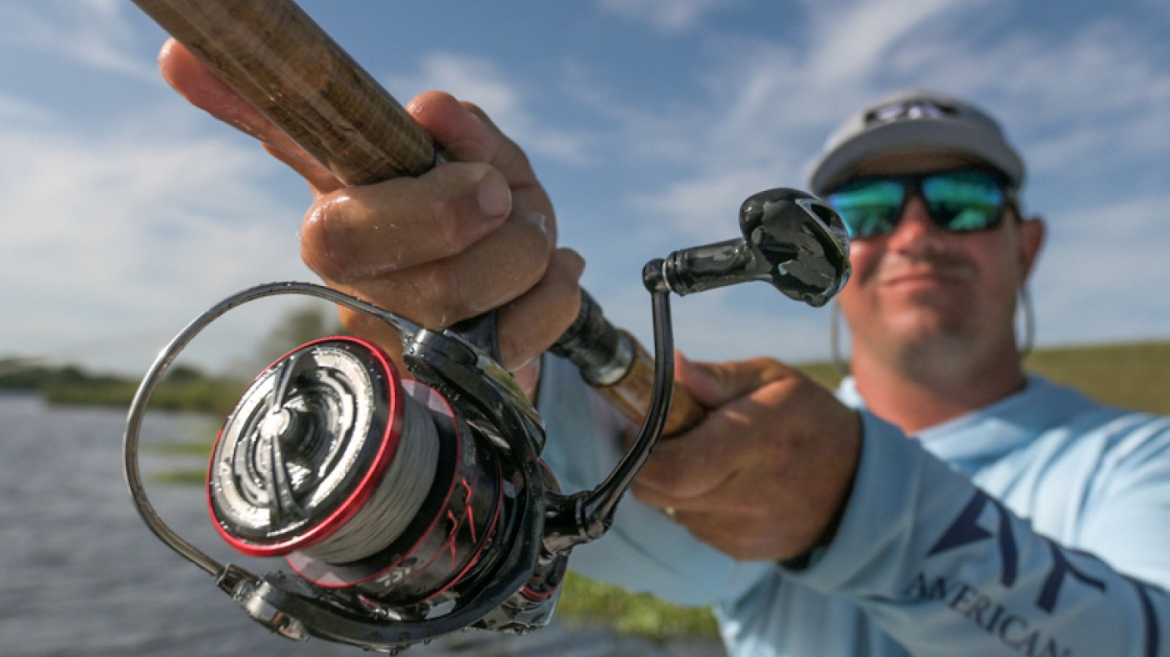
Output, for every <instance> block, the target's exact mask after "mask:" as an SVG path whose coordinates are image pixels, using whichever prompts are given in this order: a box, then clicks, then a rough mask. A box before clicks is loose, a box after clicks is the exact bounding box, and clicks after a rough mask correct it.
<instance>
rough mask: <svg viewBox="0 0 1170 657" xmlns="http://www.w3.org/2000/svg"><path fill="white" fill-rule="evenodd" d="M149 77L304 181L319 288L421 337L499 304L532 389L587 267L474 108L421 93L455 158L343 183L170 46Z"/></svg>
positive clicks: (521, 373) (393, 345) (509, 351)
mask: <svg viewBox="0 0 1170 657" xmlns="http://www.w3.org/2000/svg"><path fill="white" fill-rule="evenodd" d="M159 67H160V69H161V70H162V72H163V76H164V77H165V78H166V80H167V82H168V83H170V84H171V86H172V87H174V88H175V90H176V91H178V92H179V93H180V94H181V95H182V96H183V97H184V98H186V99H187V100H188V101H190V102H191V103H192V104H194V105H195V106H197V107H200V108H201V109H203V110H205V111H207V112H209V113H210V114H211V115H213V116H215V117H216V118H218V119H220V120H222V121H224V122H226V123H228V124H229V125H232V126H233V127H235V128H237V129H239V130H241V131H243V132H245V133H247V134H249V135H251V136H253V137H255V138H257V139H258V140H260V141H261V142H262V143H263V144H264V147H265V148H266V149H267V150H268V152H269V153H271V154H272V155H273V157H275V158H276V159H278V160H280V161H281V162H284V163H285V164H287V165H288V166H289V167H291V168H292V169H293V170H294V171H296V172H297V173H298V174H300V175H301V176H302V177H303V178H304V179H305V181H306V182H307V183H308V184H309V189H310V190H311V191H312V194H313V199H314V201H313V205H312V206H311V207H310V208H309V211H308V213H307V214H306V215H305V218H304V222H303V224H302V229H301V257H302V259H303V260H304V261H305V263H306V264H307V265H308V266H309V267H310V268H311V269H313V271H315V272H317V274H319V275H320V276H321V277H322V279H324V280H325V281H326V283H328V284H329V285H330V286H331V287H334V288H336V289H338V290H341V291H344V292H346V293H349V294H352V295H354V296H357V297H359V298H361V299H363V300H365V301H369V302H371V303H374V304H375V305H378V306H380V307H382V308H384V309H386V310H389V311H391V312H394V313H397V314H399V315H402V316H404V317H407V318H409V319H411V320H412V321H415V322H417V323H419V324H422V325H424V326H426V327H429V328H441V327H446V326H450V325H451V324H453V323H455V322H457V321H459V320H462V319H467V318H469V317H474V316H476V315H480V314H482V313H484V312H486V311H488V310H491V309H493V308H498V309H499V315H498V328H499V347H500V355H501V360H502V361H503V365H504V366H505V367H507V368H508V369H511V370H513V371H515V372H517V377H518V378H519V379H520V380H521V383H522V384H531V383H532V379H533V377H534V374H533V369H534V366H535V362H536V357H537V356H539V355H540V354H541V353H542V352H544V351H545V350H546V349H547V348H548V347H549V346H550V345H551V344H552V343H553V342H555V341H556V339H557V338H558V337H560V335H561V334H562V333H563V332H564V330H565V329H566V328H568V326H569V324H571V323H572V321H573V319H574V318H575V317H576V314H577V309H578V306H579V303H580V290H579V288H578V279H579V278H580V276H581V272H582V270H583V269H584V261H583V260H582V259H581V257H580V256H579V255H577V254H576V253H574V252H573V251H570V250H568V249H557V248H556V218H555V215H554V214H553V208H552V204H551V203H550V202H549V199H548V196H547V195H546V194H545V191H544V188H543V187H541V185H540V183H539V182H538V181H537V179H536V176H535V174H534V173H533V171H532V168H531V167H530V166H529V163H528V159H527V157H526V156H525V155H524V153H523V151H521V150H520V149H519V148H518V147H517V146H516V144H515V143H513V142H512V141H511V140H509V139H508V138H507V137H505V136H504V135H503V134H502V133H501V132H500V131H499V130H498V129H497V128H496V126H495V125H494V124H492V122H491V121H490V120H489V119H488V118H487V116H486V115H485V114H484V113H483V112H482V111H481V110H480V109H479V108H477V107H475V106H473V105H470V104H463V103H459V102H458V101H456V100H455V99H454V98H452V97H451V96H449V95H447V94H442V93H437V92H430V93H425V94H422V95H420V96H419V97H417V98H415V99H414V100H413V101H412V102H411V103H410V104H409V105H408V106H407V108H406V109H407V111H408V112H409V113H410V114H411V115H412V116H413V117H414V118H415V119H416V120H417V121H418V122H419V123H420V124H421V125H422V127H423V128H424V129H425V130H427V131H428V132H429V133H430V134H431V135H432V136H433V137H434V138H435V141H436V142H437V143H439V144H440V145H441V146H442V147H443V148H444V150H445V151H446V153H447V155H448V156H449V157H450V158H452V159H454V160H455V161H456V162H454V163H451V164H444V165H441V166H439V167H436V168H435V169H434V170H432V171H430V172H428V173H426V174H424V175H422V176H419V177H418V178H399V179H395V180H390V181H386V182H383V183H378V184H374V185H367V186H362V187H347V186H345V185H344V184H342V182H341V181H339V180H337V179H336V178H335V177H334V176H333V175H332V173H330V172H329V170H327V169H326V168H324V167H323V166H321V165H320V164H319V163H317V162H316V161H315V160H314V159H313V158H311V157H310V156H308V155H307V154H306V153H304V151H302V150H301V149H300V148H299V147H298V146H297V145H296V144H295V143H293V142H292V141H291V140H290V139H289V138H288V137H287V136H285V135H284V134H283V133H282V132H281V131H280V130H278V129H277V128H276V127H275V126H273V125H272V124H271V123H270V122H269V121H268V120H267V119H265V118H264V117H263V116H262V115H261V114H260V113H259V112H257V111H256V110H255V109H254V108H252V107H251V106H250V105H248V104H247V103H246V102H245V101H243V99H241V98H240V97H239V96H238V95H236V94H235V93H234V92H232V91H231V90H230V89H229V88H228V87H227V86H226V85H224V84H223V83H221V82H220V81H219V80H218V79H217V78H215V76H214V75H213V74H212V73H211V72H210V71H209V70H208V69H207V68H206V67H205V66H203V64H202V63H200V62H199V61H198V60H197V59H196V58H195V57H194V56H193V55H192V54H191V53H190V52H188V51H187V50H186V49H185V48H184V47H183V46H182V45H180V44H178V43H177V42H175V41H173V40H172V41H168V42H167V44H166V45H165V46H164V47H163V50H162V53H161V54H160V56H159ZM341 315H342V321H343V323H344V324H345V326H346V328H348V329H349V330H350V331H352V332H353V333H355V334H356V335H359V336H362V337H365V338H367V339H371V340H373V341H375V342H377V343H379V344H380V345H381V346H382V347H384V348H385V349H387V351H389V352H390V353H391V354H393V355H396V354H399V353H400V351H401V346H400V344H399V341H398V337H397V335H396V334H394V333H393V331H392V330H390V329H389V327H387V326H386V325H385V324H383V323H381V322H380V321H378V320H376V319H374V318H371V317H367V316H366V315H363V314H360V313H356V312H353V311H348V310H344V309H343V310H342V311H341ZM526 366H528V367H526ZM526 379H527V380H526Z"/></svg>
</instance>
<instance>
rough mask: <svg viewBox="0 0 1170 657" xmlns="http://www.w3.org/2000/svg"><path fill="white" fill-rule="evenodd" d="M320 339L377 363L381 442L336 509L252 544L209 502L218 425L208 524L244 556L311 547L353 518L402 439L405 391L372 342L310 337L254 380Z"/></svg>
mask: <svg viewBox="0 0 1170 657" xmlns="http://www.w3.org/2000/svg"><path fill="white" fill-rule="evenodd" d="M323 342H350V343H353V344H356V345H358V346H361V347H364V348H366V349H367V350H368V351H369V352H370V354H371V355H372V356H373V358H374V360H375V361H376V362H377V363H379V364H381V366H382V374H383V375H384V376H385V377H386V380H387V386H386V387H387V395H388V397H389V399H388V402H389V405H388V407H389V419H388V423H387V426H386V431H385V433H383V435H382V441H381V445H379V447H378V453H377V454H376V455H375V456H374V463H373V465H372V466H371V467H370V468H369V469H368V470H366V474H365V475H364V476H363V477H362V479H361V481H359V482H358V484H357V486H356V487H355V488H354V491H353V493H351V494H350V496H349V497H348V498H346V499H345V500H344V501H343V502H342V503H341V504H339V505H338V506H337V508H336V509H334V510H333V511H332V512H331V513H330V514H329V515H328V516H327V517H326V518H325V519H324V520H322V521H321V522H319V523H317V524H315V525H313V526H311V527H310V528H309V529H308V530H307V531H305V532H304V533H302V534H300V535H297V536H292V537H290V538H287V539H285V540H283V541H276V542H273V543H255V542H251V541H247V540H245V539H242V538H239V537H237V536H233V535H232V534H229V533H228V532H227V531H226V530H225V529H224V528H223V526H222V525H221V524H220V523H219V519H218V518H216V515H215V507H214V506H213V505H212V502H211V472H212V470H213V469H214V467H215V456H214V455H215V453H216V451H217V450H218V449H219V441H220V439H221V438H222V437H223V428H220V432H219V435H217V436H216V438H215V446H214V447H213V448H212V452H211V453H212V460H211V462H210V463H209V464H208V467H207V485H206V487H205V488H206V490H207V505H208V509H209V510H210V512H211V517H212V519H213V520H214V521H215V522H213V523H212V524H214V525H215V529H216V531H218V532H219V535H220V536H222V537H223V539H224V540H225V541H227V543H228V545H231V546H232V547H233V548H234V549H235V550H237V551H239V552H242V553H244V554H246V555H249V556H253V557H278V556H282V555H285V554H288V553H289V552H293V551H295V550H301V549H304V548H307V547H311V546H313V545H316V544H317V543H320V542H321V541H324V540H325V539H327V538H329V537H330V536H332V535H333V534H334V533H335V532H336V531H337V530H338V529H341V527H342V526H344V525H345V523H347V522H349V521H350V520H351V519H353V517H354V516H355V515H356V514H357V512H358V511H360V510H361V508H362V506H364V505H365V503H366V502H367V501H369V499H370V497H371V496H372V495H373V494H374V491H375V490H377V488H378V485H379V484H381V482H382V475H384V474H385V473H386V470H387V468H389V467H390V462H391V461H393V460H394V455H395V454H396V453H397V452H398V443H399V440H400V439H401V438H402V425H403V422H404V416H405V413H406V406H405V401H404V400H403V395H404V394H405V393H404V392H403V390H402V380H401V377H400V376H399V375H398V370H397V368H395V367H394V363H392V362H391V361H390V359H389V358H388V357H387V356H386V354H385V352H383V351H382V350H381V349H380V348H379V347H377V346H376V345H374V344H373V343H371V342H367V341H366V340H362V339H360V338H354V337H350V336H334V337H331V338H321V339H319V340H313V341H312V342H308V343H306V344H303V345H301V346H300V347H297V348H296V349H293V350H292V351H290V352H288V353H287V354H285V355H284V356H282V357H280V358H279V359H277V360H276V362H274V363H273V364H272V365H269V366H268V369H266V370H264V372H262V373H261V374H260V376H258V377H256V380H257V381H258V380H259V379H260V377H262V376H264V375H265V374H267V373H268V371H269V370H271V369H272V367H273V366H275V365H276V363H279V362H280V361H282V360H284V359H285V358H287V357H288V356H289V355H290V354H292V353H293V352H294V351H299V350H301V349H306V348H308V347H311V346H313V345H316V344H320V343H323ZM253 383H255V381H253Z"/></svg>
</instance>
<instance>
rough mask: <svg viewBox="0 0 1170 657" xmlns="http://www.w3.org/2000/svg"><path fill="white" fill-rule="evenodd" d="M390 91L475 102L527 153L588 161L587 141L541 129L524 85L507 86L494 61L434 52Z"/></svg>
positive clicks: (565, 132) (510, 83) (395, 79)
mask: <svg viewBox="0 0 1170 657" xmlns="http://www.w3.org/2000/svg"><path fill="white" fill-rule="evenodd" d="M386 86H387V88H388V89H390V90H391V93H396V92H395V91H393V90H395V89H413V90H414V92H415V93H421V92H423V91H427V90H431V89H441V90H443V91H446V92H449V93H451V94H452V95H454V96H455V97H456V98H460V99H468V100H472V101H474V102H475V104H476V105H479V106H480V107H482V108H483V110H484V111H485V112H487V114H488V116H490V117H491V118H492V121H493V122H495V124H496V125H498V126H499V127H500V129H501V130H503V131H504V133H505V134H507V135H508V136H509V137H511V138H512V139H514V140H515V141H516V142H517V143H520V144H523V146H524V149H525V150H526V151H527V152H529V153H531V154H539V155H542V156H545V157H548V158H551V159H553V160H556V161H558V162H561V163H567V164H581V163H584V162H587V161H588V160H589V152H588V148H587V145H586V138H585V137H584V136H583V135H580V134H576V133H573V132H570V131H568V130H564V129H561V128H556V127H552V126H550V125H545V124H543V123H542V122H541V121H540V120H539V119H538V118H537V117H536V116H535V115H534V114H533V113H532V112H531V110H530V109H529V108H528V107H526V103H528V102H530V101H531V99H530V98H528V97H526V95H525V93H524V91H523V89H522V88H521V87H520V85H518V84H516V83H515V82H513V81H511V80H509V79H508V78H507V76H506V75H505V74H504V72H503V71H501V70H500V69H499V67H498V66H497V65H496V64H495V63H494V62H492V61H491V60H488V59H485V58H482V57H473V56H468V55H458V54H454V53H446V52H435V53H431V54H429V55H427V56H426V57H425V58H424V59H423V63H422V70H420V71H419V72H418V74H417V76H415V77H405V76H395V77H393V78H392V79H391V80H390V81H389V83H388V84H387V85H386ZM402 100H403V102H405V101H406V100H407V99H406V98H403V99H402Z"/></svg>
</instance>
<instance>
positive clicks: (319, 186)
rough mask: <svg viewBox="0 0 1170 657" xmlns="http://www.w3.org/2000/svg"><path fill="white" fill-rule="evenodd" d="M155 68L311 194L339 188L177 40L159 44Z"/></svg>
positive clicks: (286, 136)
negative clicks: (270, 157)
mask: <svg viewBox="0 0 1170 657" xmlns="http://www.w3.org/2000/svg"><path fill="white" fill-rule="evenodd" d="M158 65H159V70H160V71H161V72H162V75H163V78H164V79H165V80H166V81H167V83H168V84H170V85H171V87H172V88H174V90H175V91H177V92H178V93H179V95H181V96H182V97H183V98H185V99H186V100H187V101H188V102H189V103H191V104H192V105H194V106H196V107H198V108H199V109H202V110H203V111H205V112H207V113H208V114H211V115H212V116H214V117H215V118H217V119H219V120H220V121H223V122H224V123H227V124H228V125H230V126H232V127H233V128H235V129H237V130H239V131H241V132H243V133H245V134H247V135H250V136H252V137H254V138H256V139H257V140H259V141H260V142H262V143H263V144H264V146H265V148H266V149H267V150H268V152H269V153H271V154H272V155H273V156H274V157H275V158H276V159H278V160H280V161H281V162H284V163H285V164H287V165H288V166H289V167H291V168H292V169H293V170H295V171H296V172H297V173H299V174H300V175H301V176H302V177H304V178H305V179H306V180H307V181H308V182H309V184H310V186H311V187H312V188H313V190H314V192H315V193H322V192H328V191H331V190H333V189H337V188H338V187H340V186H341V183H340V182H338V180H337V179H336V178H335V177H334V176H333V174H332V173H330V172H329V171H328V170H327V169H325V167H323V166H321V165H320V164H319V163H318V162H317V161H316V160H314V159H313V158H312V157H310V156H309V155H308V154H306V153H305V152H304V151H303V150H301V148H300V147H299V146H297V145H296V143H295V142H293V141H292V140H291V139H289V137H288V135H286V134H284V133H283V132H281V131H280V129H279V128H277V127H276V126H275V125H273V124H272V122H271V121H269V120H268V119H267V118H266V117H265V116H264V115H263V114H261V113H260V112H259V111H258V110H257V109H256V108H255V107H253V106H252V105H251V104H249V103H248V102H247V101H246V100H244V99H243V98H241V97H240V95H239V94H237V93H236V92H234V91H232V89H231V88H230V87H228V86H227V85H226V84H224V83H223V82H222V81H220V79H219V78H217V77H216V76H215V74H214V73H212V72H211V69H209V68H207V66H205V65H204V64H203V62H201V61H199V59H198V58H196V57H195V55H193V54H191V52H190V51H189V50H187V48H186V47H184V46H183V45H182V44H180V43H179V42H178V41H175V40H174V39H168V40H167V42H166V43H165V44H163V47H162V51H161V52H160V53H159V57H158Z"/></svg>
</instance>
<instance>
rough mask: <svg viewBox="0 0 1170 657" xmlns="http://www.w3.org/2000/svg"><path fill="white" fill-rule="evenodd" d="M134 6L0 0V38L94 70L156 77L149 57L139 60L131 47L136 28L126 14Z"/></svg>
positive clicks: (107, 0) (100, 0)
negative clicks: (2, 0)
mask: <svg viewBox="0 0 1170 657" xmlns="http://www.w3.org/2000/svg"><path fill="white" fill-rule="evenodd" d="M136 11H138V9H137V8H135V7H133V6H131V5H130V3H127V2H121V1H120V0H39V1H38V2H36V3H27V2H23V1H21V0H8V1H6V2H0V41H3V42H4V43H5V44H6V45H8V46H9V47H18V48H22V49H29V50H36V51H40V52H41V53H44V54H48V55H51V56H58V57H67V58H69V59H72V60H74V61H76V62H78V63H81V64H84V65H85V66H88V67H91V68H94V69H97V70H100V71H105V72H109V73H115V74H119V75H126V76H130V77H134V78H139V79H142V80H150V81H157V79H158V73H157V71H156V69H155V66H154V61H153V60H150V61H143V59H142V58H141V57H140V56H139V54H138V53H137V52H135V51H134V49H133V46H134V45H135V44H136V43H137V38H138V37H140V33H139V32H138V30H136V29H135V28H134V26H133V25H132V24H131V21H130V18H129V17H130V15H131V13H132V12H136Z"/></svg>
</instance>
